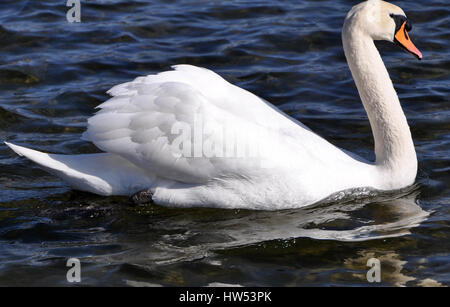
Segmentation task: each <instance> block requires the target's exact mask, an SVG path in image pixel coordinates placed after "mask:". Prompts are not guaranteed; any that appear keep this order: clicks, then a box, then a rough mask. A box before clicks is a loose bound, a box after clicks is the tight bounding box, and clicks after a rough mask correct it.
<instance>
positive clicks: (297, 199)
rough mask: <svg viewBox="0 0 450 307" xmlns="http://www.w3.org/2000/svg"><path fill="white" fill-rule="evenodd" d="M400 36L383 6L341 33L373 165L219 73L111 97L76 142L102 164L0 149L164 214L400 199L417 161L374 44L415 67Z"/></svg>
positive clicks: (356, 13)
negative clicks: (86, 144) (353, 194)
mask: <svg viewBox="0 0 450 307" xmlns="http://www.w3.org/2000/svg"><path fill="white" fill-rule="evenodd" d="M407 30H410V23H409V21H408V20H407V18H406V16H405V13H404V12H403V10H402V9H400V8H399V7H397V6H395V5H392V4H389V3H387V2H384V1H380V0H369V1H366V2H363V3H360V4H358V5H356V6H354V7H353V8H352V9H351V11H350V12H349V13H348V15H347V17H346V19H345V23H344V27H343V32H342V39H343V45H344V51H345V56H346V58H347V61H348V64H349V66H350V69H351V72H352V75H353V78H354V80H355V82H356V86H357V88H358V91H359V94H360V96H361V100H362V102H363V105H364V107H365V109H366V111H367V114H368V117H369V120H370V125H371V127H372V131H373V135H374V139H375V153H376V161H375V162H374V163H371V162H368V161H365V160H364V159H362V158H360V157H357V156H356V155H354V154H350V153H348V152H346V151H344V150H342V149H339V148H337V147H335V146H333V145H332V144H330V143H329V142H327V141H326V140H324V139H323V138H321V137H320V136H318V135H317V134H315V133H313V132H312V131H311V130H310V129H308V128H307V127H305V126H304V125H302V124H301V123H300V122H298V121H296V120H295V119H293V118H290V117H289V116H287V115H285V114H283V113H281V112H280V111H278V110H277V109H276V108H275V107H273V106H272V105H270V104H269V103H268V102H266V101H264V100H263V99H261V98H259V97H257V96H255V95H253V94H252V93H250V92H248V91H246V90H243V89H241V88H239V87H236V86H234V85H232V84H230V83H228V82H227V81H225V80H224V79H222V78H221V77H220V76H219V75H217V74H215V73H214V72H212V71H210V70H207V69H204V68H199V67H195V66H190V65H177V66H174V69H175V70H173V71H167V72H163V73H159V74H157V75H149V76H146V77H138V78H137V79H135V80H134V81H131V82H128V83H124V84H120V85H117V86H115V87H113V88H112V89H111V90H109V91H108V93H109V94H111V95H112V96H113V97H112V98H111V99H109V100H107V101H106V102H104V103H103V104H101V105H99V106H98V108H100V109H101V110H100V111H99V112H98V113H97V114H96V115H94V116H93V117H91V118H90V119H89V120H88V129H87V131H86V132H85V133H84V134H83V138H84V139H85V140H88V141H92V142H93V143H94V144H95V145H96V146H97V147H99V148H100V149H101V150H103V151H105V153H99V154H85V155H58V154H46V153H42V152H38V151H35V150H31V149H28V148H24V147H21V146H17V145H14V144H11V143H6V144H7V145H8V146H9V147H11V149H13V150H14V151H15V152H16V153H18V154H19V155H23V156H25V157H27V158H29V159H30V160H32V161H34V162H36V163H38V164H39V165H40V166H42V167H43V168H44V169H45V170H47V171H48V172H50V173H53V174H55V175H56V176H59V177H61V178H62V179H63V180H65V181H67V182H68V183H69V184H70V185H71V186H72V187H74V188H75V189H79V190H84V191H89V192H92V193H96V194H100V195H133V194H134V193H136V192H139V191H142V190H146V191H148V192H150V193H151V197H152V199H153V201H154V202H155V203H157V204H161V205H165V206H176V207H192V206H203V207H206V206H208V207H220V208H250V209H267V210H275V209H284V208H296V207H302V206H306V205H310V204H313V203H315V202H318V201H320V200H322V199H324V198H326V197H328V196H329V195H331V194H333V193H336V192H339V191H342V190H346V189H352V188H358V187H371V188H374V189H378V190H393V189H399V188H403V187H406V186H408V185H411V184H413V182H414V180H415V177H416V173H417V158H416V153H415V150H414V144H413V141H412V138H411V133H410V130H409V127H408V124H407V121H406V118H405V115H404V113H403V111H402V108H401V106H400V102H399V100H398V97H397V95H396V92H395V90H394V87H393V85H392V82H391V80H390V78H389V74H388V72H387V70H386V68H385V66H384V64H383V61H382V59H381V56H380V54H379V53H378V50H377V49H376V47H375V44H374V40H387V41H390V42H395V43H396V44H398V45H400V46H401V47H403V48H404V49H406V50H407V51H409V52H410V53H412V54H414V55H415V56H416V57H417V58H419V59H421V58H422V54H421V53H420V51H419V50H417V48H416V47H415V46H414V45H413V43H412V42H411V40H410V39H409V36H408V34H407ZM230 143H231V144H232V145H230ZM235 143H236V144H238V145H239V144H240V145H244V146H246V147H245V148H246V149H245V150H243V151H242V148H241V149H237V148H239V146H238V145H236V144H235ZM235 145H236V147H234V146H235ZM241 147H242V146H241ZM239 150H240V151H241V152H238V151H239ZM252 150H253V151H252Z"/></svg>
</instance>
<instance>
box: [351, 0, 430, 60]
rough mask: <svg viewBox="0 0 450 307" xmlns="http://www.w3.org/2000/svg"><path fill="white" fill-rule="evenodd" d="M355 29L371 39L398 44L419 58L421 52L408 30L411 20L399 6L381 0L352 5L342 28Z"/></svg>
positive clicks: (409, 29)
mask: <svg viewBox="0 0 450 307" xmlns="http://www.w3.org/2000/svg"><path fill="white" fill-rule="evenodd" d="M349 27H351V28H352V29H353V30H354V29H357V30H359V31H362V32H363V34H366V35H368V36H370V37H371V38H372V39H373V40H386V41H389V42H392V43H395V44H396V45H398V46H400V47H401V48H402V49H404V50H406V51H407V52H409V53H411V54H412V55H414V56H415V57H417V58H418V59H419V60H421V59H422V53H421V52H420V51H419V49H417V48H416V46H414V44H413V42H412V41H411V38H410V37H409V34H408V31H411V29H412V25H411V21H410V20H409V19H408V18H407V17H406V14H405V12H403V10H402V9H401V8H399V7H398V6H396V5H393V4H391V3H388V2H385V1H381V0H368V1H366V2H363V3H360V4H358V5H356V6H354V7H353V8H352V9H351V11H350V12H349V13H348V15H347V18H346V20H345V24H344V30H345V29H347V30H350V31H351V29H350V28H349Z"/></svg>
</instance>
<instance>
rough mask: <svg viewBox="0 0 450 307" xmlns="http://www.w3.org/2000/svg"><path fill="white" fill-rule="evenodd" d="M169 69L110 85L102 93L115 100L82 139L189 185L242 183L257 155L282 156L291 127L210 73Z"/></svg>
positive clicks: (103, 108) (286, 152) (104, 107)
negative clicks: (235, 178) (226, 179)
mask: <svg viewBox="0 0 450 307" xmlns="http://www.w3.org/2000/svg"><path fill="white" fill-rule="evenodd" d="M176 69H177V70H175V71H169V72H164V73H160V74H158V75H150V76H146V77H139V78H137V79H135V80H134V81H132V82H128V83H124V84H120V85H117V86H115V87H113V88H112V89H111V90H110V91H108V93H109V94H111V95H112V96H114V97H113V98H111V99H109V100H107V101H106V102H104V103H103V104H101V105H99V106H98V107H99V108H101V110H100V111H99V112H98V113H97V114H96V115H95V116H93V117H91V118H90V119H89V120H88V129H87V131H86V132H85V133H84V134H83V138H84V139H86V140H89V141H92V142H93V143H94V144H96V145H97V146H98V147H99V148H100V149H102V150H104V151H106V152H110V153H115V154H118V155H120V156H122V157H124V158H126V159H127V160H129V161H131V162H133V163H134V164H136V165H138V166H139V167H141V168H143V169H146V170H148V171H150V172H152V173H154V174H156V175H158V176H160V177H163V178H169V179H172V180H177V181H182V182H188V183H202V182H206V181H208V180H209V179H211V178H218V177H227V176H243V177H245V176H247V175H249V174H250V173H251V172H252V171H253V170H254V169H255V163H257V164H258V163H259V165H260V164H261V159H260V158H261V155H263V156H264V157H274V159H278V160H283V157H284V158H286V155H289V152H290V151H289V150H286V147H287V146H289V145H288V144H289V142H288V141H286V139H284V138H283V136H284V135H289V133H292V129H293V128H291V127H290V125H291V124H292V125H294V126H296V125H295V124H294V123H292V122H290V121H289V120H287V119H286V118H285V117H284V116H283V115H282V114H280V113H278V112H277V111H275V110H274V109H272V108H271V107H270V106H268V105H267V104H266V103H264V102H263V101H262V100H261V99H259V98H258V97H256V96H255V95H253V94H251V93H249V92H247V91H245V90H242V89H240V88H238V87H235V86H233V85H231V84H229V83H228V82H226V81H225V80H224V79H222V78H221V77H219V76H218V75H217V74H215V73H213V72H211V71H209V70H206V69H203V68H198V67H192V66H187V65H181V66H177V67H176ZM297 127H298V126H297ZM303 130H304V129H303ZM280 141H281V142H280ZM268 149H269V152H267V150H268ZM284 161H287V159H284ZM252 162H254V163H252ZM272 162H273V161H269V163H272Z"/></svg>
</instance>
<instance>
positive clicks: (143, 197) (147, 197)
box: [127, 190, 153, 206]
mask: <svg viewBox="0 0 450 307" xmlns="http://www.w3.org/2000/svg"><path fill="white" fill-rule="evenodd" d="M152 196H153V194H152V193H151V192H150V191H148V190H143V191H139V192H137V193H135V194H133V195H131V196H130V198H129V199H128V201H127V205H129V206H138V205H143V204H148V203H150V202H151V201H152Z"/></svg>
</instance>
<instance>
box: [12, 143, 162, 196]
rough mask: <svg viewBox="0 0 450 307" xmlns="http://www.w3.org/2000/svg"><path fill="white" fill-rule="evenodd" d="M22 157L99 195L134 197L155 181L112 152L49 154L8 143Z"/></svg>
mask: <svg viewBox="0 0 450 307" xmlns="http://www.w3.org/2000/svg"><path fill="white" fill-rule="evenodd" d="M5 144H6V145H7V146H8V147H9V148H11V149H12V150H13V151H14V152H16V153H17V154H18V155H20V156H25V157H26V158H28V159H30V160H31V161H33V162H35V163H37V164H38V165H39V166H40V167H42V168H43V169H44V170H46V171H48V172H49V173H51V174H53V175H56V176H58V177H60V178H61V179H63V180H64V181H66V182H67V183H68V184H69V185H71V186H72V187H73V188H75V189H77V190H81V191H87V192H91V193H95V194H100V195H132V194H133V193H136V192H137V191H141V190H144V189H148V188H149V187H150V186H151V185H152V183H153V182H154V180H155V178H154V176H153V175H152V174H148V173H146V172H145V171H144V170H142V169H140V168H138V167H137V166H136V165H134V164H132V163H131V162H129V161H128V160H125V159H124V158H122V157H120V156H118V155H115V154H110V153H99V154H81V155H59V154H47V153H43V152H40V151H36V150H33V149H29V148H25V147H22V146H18V145H14V144H11V143H8V142H5Z"/></svg>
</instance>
